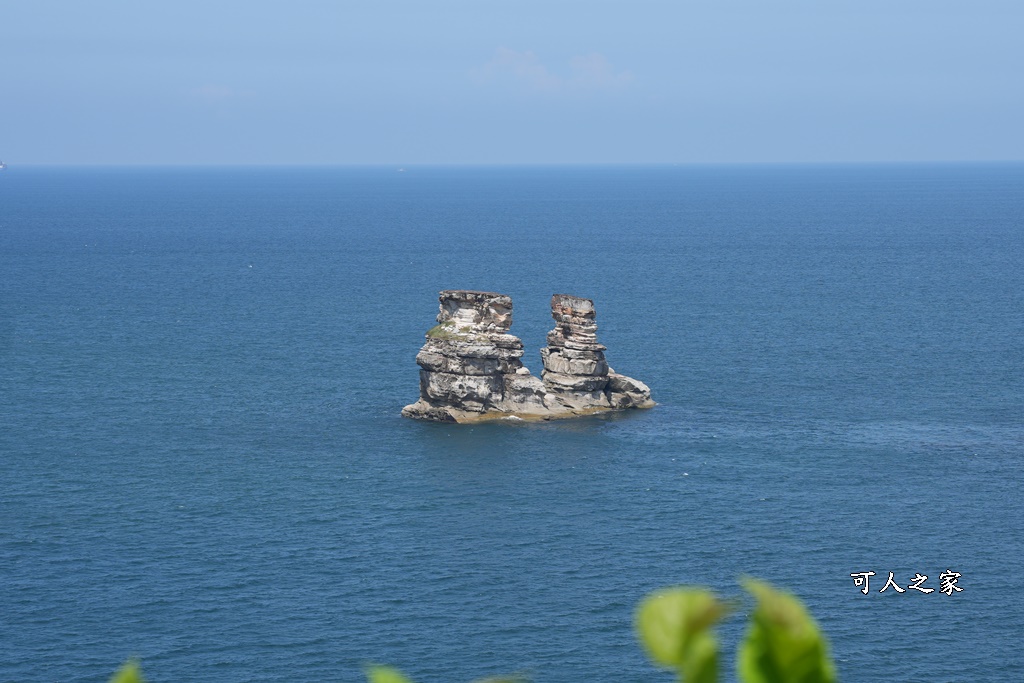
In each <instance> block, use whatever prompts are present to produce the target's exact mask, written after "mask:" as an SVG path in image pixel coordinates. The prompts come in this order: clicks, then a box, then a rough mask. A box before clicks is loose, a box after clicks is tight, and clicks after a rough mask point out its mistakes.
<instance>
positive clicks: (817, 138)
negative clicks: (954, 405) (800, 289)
mask: <svg viewBox="0 0 1024 683" xmlns="http://www.w3.org/2000/svg"><path fill="white" fill-rule="evenodd" d="M1022 36H1024V2H1020V0H1013V1H993V0H972V1H971V2H943V1H942V0H932V1H931V2H917V1H916V0H907V1H902V0H885V1H876V0H858V1H856V2H853V1H848V0H834V1H831V0H813V1H812V0H806V1H799V2H798V1H793V0H779V1H777V2H775V1H770V0H705V1H702V2H687V1H685V0H676V1H674V2H645V1H644V0H631V1H629V2H601V1H600V0H588V1H579V2H576V1H563V2H559V1H558V0H547V1H544V2H533V1H532V0H500V1H499V0H475V1H468V0H467V1H465V2H453V1H445V0H438V1H436V2H423V1H419V2H410V1H400V0H373V1H372V2H371V1H366V2H360V3H356V2H338V1H335V2H328V1H325V0H290V1H287V2H284V1H282V2H261V1H259V0H246V1H244V2H242V1H236V0H206V1H204V2H196V1H193V0H177V1H176V2H155V1H154V2H148V1H140V0H130V1H129V0H89V1H88V2H80V1H78V0H29V1H26V2H14V1H12V0H5V1H3V2H0V50H2V51H0V159H3V160H5V161H7V162H8V163H10V164H15V163H24V164H31V163H75V164H115V163H129V164H136V163H144V164H268V163H269V164H367V163H370V164H377V163H379V164H416V163H666V162H667V163H706V162H711V163H732V162H843V161H855V162H859V161H955V160H965V161H989V160H1024V132H1022V131H1024V124H1022V122H1024V37H1022Z"/></svg>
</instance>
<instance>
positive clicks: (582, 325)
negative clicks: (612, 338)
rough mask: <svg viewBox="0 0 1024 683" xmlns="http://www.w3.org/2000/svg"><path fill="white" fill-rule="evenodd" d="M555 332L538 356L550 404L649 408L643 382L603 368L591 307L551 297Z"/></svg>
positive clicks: (582, 407)
mask: <svg viewBox="0 0 1024 683" xmlns="http://www.w3.org/2000/svg"><path fill="white" fill-rule="evenodd" d="M551 317H552V318H554V319H555V329H553V330H551V331H550V332H548V345H547V346H546V347H544V348H543V349H541V350H540V357H541V360H543V361H544V371H543V372H542V373H541V377H542V378H543V380H544V387H545V388H546V389H547V392H548V394H549V399H550V400H549V403H552V404H557V405H559V406H561V407H563V408H566V409H568V410H589V409H592V408H594V407H598V406H600V407H607V408H610V409H616V410H621V409H625V408H649V407H651V406H653V405H654V402H653V401H651V390H650V389H648V388H647V385H646V384H644V383H643V382H640V381H638V380H635V379H633V378H632V377H626V376H625V375H620V374H619V373H617V372H615V371H614V370H612V369H611V368H610V367H608V361H606V360H605V358H604V352H605V347H604V346H602V345H601V344H598V343H597V322H596V317H597V313H596V312H595V311H594V302H593V301H591V300H590V299H581V298H580V297H578V296H571V295H569V294H555V295H554V296H552V297H551Z"/></svg>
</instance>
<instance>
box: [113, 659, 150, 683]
mask: <svg viewBox="0 0 1024 683" xmlns="http://www.w3.org/2000/svg"><path fill="white" fill-rule="evenodd" d="M110 683H146V679H145V678H143V677H142V669H141V668H140V667H139V662H138V660H135V659H129V660H128V661H127V662H125V663H124V666H122V667H121V670H120V671H118V672H117V673H116V674H114V675H113V676H112V677H111V679H110Z"/></svg>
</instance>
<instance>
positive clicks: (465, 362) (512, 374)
mask: <svg viewBox="0 0 1024 683" xmlns="http://www.w3.org/2000/svg"><path fill="white" fill-rule="evenodd" d="M438 299H439V301H440V312H439V313H438V315H437V323H438V324H437V325H436V326H435V327H433V328H431V329H430V330H429V331H428V332H427V334H426V337H427V341H426V343H425V344H424V345H423V348H421V349H420V352H419V353H418V354H417V355H416V363H417V364H418V365H419V366H420V368H421V369H420V398H419V400H418V401H417V402H416V403H413V404H412V405H408V406H406V407H405V408H404V409H403V410H402V415H404V416H405V417H411V418H418V419H424V420H435V421H439V422H479V421H484V420H495V419H520V420H550V419H553V418H566V417H576V416H581V415H589V414H592V413H597V412H602V411H607V410H621V409H625V408H649V407H651V406H653V405H655V404H654V401H652V400H651V392H650V390H649V389H648V388H647V386H646V385H645V384H643V383H642V382H639V381H637V380H634V379H631V378H629V377H625V376H624V375H619V374H617V373H615V372H613V371H612V370H611V369H610V368H609V367H608V363H607V362H606V361H605V358H604V351H605V347H604V346H602V345H600V344H598V343H597V337H596V335H595V332H596V330H597V324H596V323H595V312H594V302H593V301H591V300H590V299H581V298H579V297H574V296H569V295H566V294H556V295H555V296H553V297H552V299H551V315H552V317H554V319H555V323H556V324H555V329H554V330H552V331H551V332H550V333H549V334H548V346H547V347H545V348H544V349H542V350H541V357H542V359H543V361H544V372H543V374H542V377H543V379H540V378H537V377H535V376H533V375H532V374H530V371H529V370H528V369H526V367H524V366H523V363H522V360H521V358H522V356H523V343H522V341H521V340H520V339H519V338H518V337H516V336H515V335H512V334H509V332H508V330H509V328H510V327H511V325H512V299H511V298H510V297H508V296H505V295H503V294H497V293H494V292H476V291H470V290H461V289H460V290H445V291H443V292H441V293H440V295H439V297H438Z"/></svg>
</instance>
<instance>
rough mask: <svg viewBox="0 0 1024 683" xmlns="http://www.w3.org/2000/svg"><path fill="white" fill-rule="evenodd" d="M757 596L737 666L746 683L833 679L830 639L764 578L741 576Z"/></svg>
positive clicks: (825, 682) (828, 682)
mask: <svg viewBox="0 0 1024 683" xmlns="http://www.w3.org/2000/svg"><path fill="white" fill-rule="evenodd" d="M743 587H744V588H746V589H747V591H748V592H749V593H750V594H751V595H753V596H754V598H755V599H756V600H757V606H756V607H755V609H754V612H753V614H751V615H750V628H749V629H748V631H747V637H746V639H744V641H743V643H741V644H740V649H739V653H738V655H737V660H736V669H737V673H738V674H739V677H740V680H741V681H744V683H834V682H835V680H836V670H835V665H834V664H833V663H832V658H831V657H830V656H829V653H828V641H827V640H825V637H824V636H823V635H822V634H821V631H820V630H819V629H818V624H817V623H816V622H815V621H814V619H813V618H812V617H811V615H810V614H808V612H807V610H806V608H804V606H803V604H802V603H801V602H800V601H799V600H798V599H797V598H796V597H794V596H793V595H792V594H790V593H787V592H785V591H782V590H779V589H777V588H774V587H772V586H770V585H768V584H767V583H764V582H763V581H758V580H756V579H749V578H748V579H745V580H744V581H743Z"/></svg>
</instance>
